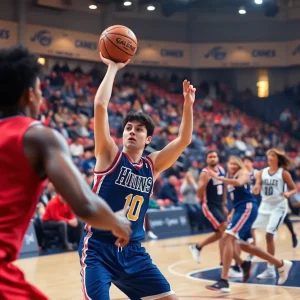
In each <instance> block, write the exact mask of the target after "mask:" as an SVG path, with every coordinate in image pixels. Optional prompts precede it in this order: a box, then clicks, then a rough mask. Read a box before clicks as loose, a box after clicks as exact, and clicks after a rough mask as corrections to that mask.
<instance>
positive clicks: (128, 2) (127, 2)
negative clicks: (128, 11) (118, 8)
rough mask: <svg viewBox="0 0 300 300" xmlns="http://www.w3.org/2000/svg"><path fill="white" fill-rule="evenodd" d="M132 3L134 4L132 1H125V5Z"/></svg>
mask: <svg viewBox="0 0 300 300" xmlns="http://www.w3.org/2000/svg"><path fill="white" fill-rule="evenodd" d="M131 4H132V2H131V1H125V2H124V6H130V5H131Z"/></svg>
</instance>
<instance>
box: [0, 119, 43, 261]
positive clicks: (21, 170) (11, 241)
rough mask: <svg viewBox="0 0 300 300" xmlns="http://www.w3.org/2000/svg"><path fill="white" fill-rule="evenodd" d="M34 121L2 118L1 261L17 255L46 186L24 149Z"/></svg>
mask: <svg viewBox="0 0 300 300" xmlns="http://www.w3.org/2000/svg"><path fill="white" fill-rule="evenodd" d="M35 124H38V122H37V121H35V120H33V119H31V118H29V117H26V116H13V117H9V118H5V119H0V133H1V135H0V262H1V260H4V261H14V260H16V259H17V257H18V254H19V251H20V248H21V246H22V242H23V238H24V235H25V233H26V230H27V228H28V225H29V222H30V220H31V218H32V216H33V214H34V211H35V208H36V204H37V201H38V199H39V197H40V195H41V193H42V190H43V186H44V181H43V180H41V179H40V178H39V177H38V176H37V174H36V172H35V171H34V170H33V168H32V166H31V165H30V164H29V162H28V160H27V158H26V157H25V154H24V150H23V136H24V134H25V132H26V131H27V130H28V128H29V127H31V126H33V125H35Z"/></svg>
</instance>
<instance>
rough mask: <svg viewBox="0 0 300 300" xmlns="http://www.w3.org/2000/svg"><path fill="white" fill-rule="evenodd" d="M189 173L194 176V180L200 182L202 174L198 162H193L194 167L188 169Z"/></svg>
mask: <svg viewBox="0 0 300 300" xmlns="http://www.w3.org/2000/svg"><path fill="white" fill-rule="evenodd" d="M188 172H190V173H191V174H192V175H193V178H194V180H198V178H199V174H200V170H199V166H198V161H196V160H193V161H192V165H191V166H190V168H189V169H188Z"/></svg>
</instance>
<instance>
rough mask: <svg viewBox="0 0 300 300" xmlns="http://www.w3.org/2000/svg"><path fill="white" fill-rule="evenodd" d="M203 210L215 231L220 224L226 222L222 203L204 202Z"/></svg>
mask: <svg viewBox="0 0 300 300" xmlns="http://www.w3.org/2000/svg"><path fill="white" fill-rule="evenodd" d="M202 212H203V214H204V216H205V217H206V219H207V220H208V221H209V223H210V224H211V227H212V229H213V230H214V231H218V230H219V228H220V226H221V225H223V224H224V223H225V222H226V217H225V216H224V213H223V207H222V205H215V204H207V203H203V204H202Z"/></svg>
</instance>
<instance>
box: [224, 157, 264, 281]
mask: <svg viewBox="0 0 300 300" xmlns="http://www.w3.org/2000/svg"><path fill="white" fill-rule="evenodd" d="M243 163H244V165H245V167H246V169H247V171H248V172H249V173H250V190H251V192H252V191H253V188H254V186H255V184H256V178H257V176H258V174H259V170H257V169H254V168H253V158H252V157H251V156H245V157H244V158H243ZM255 198H256V201H257V205H258V206H259V205H260V201H261V196H260V195H255ZM252 238H253V244H254V245H256V241H255V235H254V234H252ZM240 254H241V248H240V246H239V244H238V243H236V244H235V255H238V256H240ZM246 260H253V256H252V255H251V254H250V255H249V256H248V257H247V258H246ZM228 276H229V277H230V278H242V277H243V273H242V271H241V269H240V267H239V265H238V264H237V263H235V265H233V266H231V268H230V270H229V274H228Z"/></svg>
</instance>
